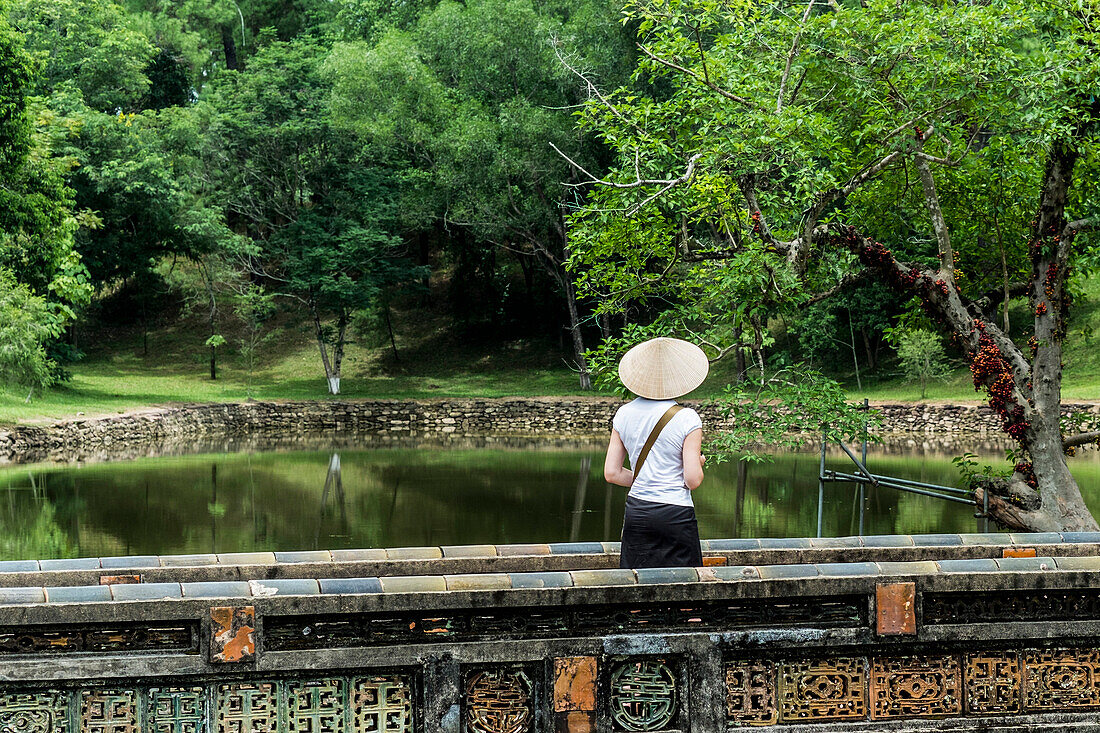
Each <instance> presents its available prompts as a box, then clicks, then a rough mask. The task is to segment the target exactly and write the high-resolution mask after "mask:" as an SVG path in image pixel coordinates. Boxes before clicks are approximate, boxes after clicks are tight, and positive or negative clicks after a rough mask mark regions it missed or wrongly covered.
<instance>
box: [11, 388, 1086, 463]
mask: <svg viewBox="0 0 1100 733" xmlns="http://www.w3.org/2000/svg"><path fill="white" fill-rule="evenodd" d="M619 404H621V401H620V400H616V399H570V398H560V399H551V398H545V399H513V398H507V399H495V400H489V399H486V400H375V401H304V402H247V403H223V404H205V405H187V406H182V407H174V408H167V409H161V410H153V411H149V412H142V413H135V414H128V415H121V416H118V417H107V418H95V419H91V418H89V419H74V420H66V421H61V422H57V423H55V424H52V425H45V426H29V425H28V426H19V427H16V428H14V429H12V430H10V431H8V432H0V463H5V462H8V463H24V462H31V461H43V460H56V461H73V460H87V459H89V458H94V457H97V456H104V455H105V454H114V455H119V454H123V455H133V454H134V453H135V452H144V451H148V452H151V453H163V452H170V451H171V450H172V446H176V445H180V444H187V443H192V444H193V443H196V442H206V443H209V442H217V441H226V440H236V439H242V440H259V441H265V440H269V441H277V442H278V443H280V444H282V445H294V444H295V443H299V442H305V441H308V440H309V439H312V438H316V437H318V436H325V437H331V438H339V437H340V436H345V437H346V436H348V435H355V436H366V435H372V436H379V437H384V438H406V437H408V438H418V439H423V438H430V439H434V440H445V441H447V440H453V439H459V440H461V439H467V438H468V437H469V436H498V437H512V438H515V437H546V436H552V437H553V438H555V439H585V438H602V437H604V436H605V435H606V434H607V430H608V427H609V424H610V420H611V416H612V415H613V414H614V411H615V408H616V407H617V406H618V405H619ZM695 406H696V407H697V408H698V409H699V411H700V413H701V414H702V416H703V421H704V424H706V425H708V426H714V427H721V424H722V420H721V418H720V416H719V415H718V413H717V411H716V410H715V409H714V408H713V407H708V406H703V405H698V404H696V405H695ZM877 409H879V410H880V411H881V412H882V415H883V418H884V424H885V426H886V429H887V431H888V432H890V433H891V434H893V435H895V436H909V438H910V439H912V438H913V437H914V436H920V437H922V438H939V439H945V438H946V439H951V438H1000V437H1002V436H1003V433H1001V431H1000V428H999V421H998V419H997V417H996V415H995V414H994V413H993V412H992V411H991V410H989V409H988V408H986V407H979V406H974V405H924V404H887V405H880V406H877ZM1065 409H1066V411H1067V412H1077V413H1084V418H1085V420H1084V425H1083V429H1097V428H1098V427H1100V405H1093V404H1068V405H1066V406H1065ZM910 442H911V441H910Z"/></svg>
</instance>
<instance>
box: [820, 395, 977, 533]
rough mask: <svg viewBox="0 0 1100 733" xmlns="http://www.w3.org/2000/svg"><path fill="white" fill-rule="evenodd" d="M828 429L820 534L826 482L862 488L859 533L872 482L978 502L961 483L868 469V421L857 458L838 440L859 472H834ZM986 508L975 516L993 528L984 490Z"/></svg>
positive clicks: (822, 472) (824, 440)
mask: <svg viewBox="0 0 1100 733" xmlns="http://www.w3.org/2000/svg"><path fill="white" fill-rule="evenodd" d="M869 407H870V406H869V404H868V401H867V400H866V399H864V400H863V409H864V410H867V409H869ZM827 436H828V433H827V431H826V432H825V433H823V434H822V436H821V461H820V463H819V466H818V481H817V536H818V537H820V536H821V529H822V527H821V524H822V514H823V513H824V511H823V510H824V507H825V484H826V483H853V484H856V486H858V487H859V533H860V534H861V535H862V534H863V508H864V503H865V487H866V486H867V485H868V484H870V485H871V486H872V487H874V488H885V489H894V490H895V491H902V492H905V493H907V494H919V495H921V496H930V497H932V498H934V499H943V500H944V501H951V502H955V503H956V504H970V505H974V504H976V503H977V497H976V495H975V492H974V490H973V489H961V488H959V487H957V486H942V485H940V484H930V483H927V482H924V481H914V480H912V479H906V478H900V477H896V476H886V475H883V474H878V473H872V472H871V470H870V469H868V468H867V421H866V420H864V422H863V440H862V445H861V447H860V457H856V454H855V453H854V452H853V451H852V449H851V448H849V447H848V446H847V445H845V444H844V441H843V440H838V441H837V444H838V445H839V446H840V448H841V450H843V451H844V453H846V454H847V455H848V458H850V459H851V460H852V463H853V464H854V465H855V467H856V471H857V472H858V473H845V472H843V471H834V470H832V469H826V468H825V453H826V448H827V447H828V445H829V440H828V437H827ZM982 499H983V501H982V510H981V511H980V512H977V513H975V514H974V517H975V518H976V519H979V520H983V522H984V524H985V531H988V529H989V494H988V492H983V495H982Z"/></svg>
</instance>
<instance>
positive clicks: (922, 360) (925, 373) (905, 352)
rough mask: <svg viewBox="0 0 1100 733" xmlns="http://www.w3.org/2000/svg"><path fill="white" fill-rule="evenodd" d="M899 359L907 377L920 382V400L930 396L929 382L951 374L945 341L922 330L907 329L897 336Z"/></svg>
mask: <svg viewBox="0 0 1100 733" xmlns="http://www.w3.org/2000/svg"><path fill="white" fill-rule="evenodd" d="M897 346H898V358H899V359H901V368H902V371H903V372H904V373H905V376H906V377H907V378H908V379H910V380H912V381H917V382H920V398H921V399H922V400H923V399H924V398H925V397H926V396H927V395H928V382H929V381H930V380H933V379H943V378H944V377H945V376H947V375H948V374H950V373H951V368H950V367H949V366H948V365H947V363H946V362H945V361H944V352H943V341H942V340H940V337H939V335H938V334H935V333H933V332H931V331H925V330H924V329H921V328H914V329H905V330H903V331H901V333H899V334H898V336H897Z"/></svg>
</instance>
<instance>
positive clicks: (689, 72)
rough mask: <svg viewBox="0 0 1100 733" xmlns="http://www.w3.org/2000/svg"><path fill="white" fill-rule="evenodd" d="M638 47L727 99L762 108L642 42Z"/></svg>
mask: <svg viewBox="0 0 1100 733" xmlns="http://www.w3.org/2000/svg"><path fill="white" fill-rule="evenodd" d="M638 49H639V50H641V52H642V53H644V54H645V55H646V56H648V57H649V58H651V59H653V60H654V61H656V62H657V63H659V64H662V65H664V66H667V67H668V68H670V69H675V70H676V71H679V72H680V73H681V74H687V75H688V76H690V77H691V78H692V79H694V80H695V81H697V82H699V83H700V84H702V85H703V86H705V87H707V88H708V89H710V90H711V91H713V92H715V93H717V94H720V95H722V96H723V97H725V98H726V99H729V100H731V101H734V102H737V103H738V104H743V105H745V106H746V107H751V108H752V109H761V107H760V106H759V105H757V104H755V103H754V102H752V101H751V100H749V99H746V98H745V97H740V96H738V95H736V94H734V93H733V92H728V91H726V90H725V89H723V88H722V87H720V86H718V85H717V84H715V83H714V82H712V81H710V80H708V79H704V78H703V77H701V76H699V75H698V74H696V73H695V72H694V71H692V70H691V69H687V68H685V67H683V66H680V65H679V64H676V63H673V62H672V61H669V60H668V59H663V58H661V57H660V56H658V55H657V54H655V53H653V52H652V51H650V50H649V49H648V48H646V47H645V46H643V45H642V44H640V43H639V44H638ZM765 111H766V110H765Z"/></svg>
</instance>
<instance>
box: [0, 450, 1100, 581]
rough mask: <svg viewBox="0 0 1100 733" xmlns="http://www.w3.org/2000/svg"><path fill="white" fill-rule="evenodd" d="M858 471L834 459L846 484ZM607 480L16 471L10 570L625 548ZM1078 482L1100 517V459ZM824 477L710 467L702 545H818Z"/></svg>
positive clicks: (2, 520)
mask: <svg viewBox="0 0 1100 733" xmlns="http://www.w3.org/2000/svg"><path fill="white" fill-rule="evenodd" d="M958 449H965V446H962V447H959V446H956V450H958ZM811 450H812V448H811ZM975 452H977V451H975ZM986 455H989V453H988V452H987V453H986ZM846 460H847V459H846V458H845V459H841V458H840V457H830V459H829V461H830V465H831V466H832V467H835V468H837V469H842V468H843V467H844V461H846ZM870 460H871V461H873V462H874V465H875V470H876V472H882V473H885V474H890V475H897V476H904V477H907V478H911V479H914V480H917V481H926V482H929V483H943V484H948V485H954V484H956V483H957V481H958V476H957V473H956V471H955V469H954V467H953V466H952V465H951V462H950V454H936V453H929V452H922V451H920V450H919V449H917V450H910V451H909V453H908V454H903V455H897V454H893V453H889V452H888V451H885V450H882V451H876V450H875V449H874V448H873V449H872V455H871V456H870ZM602 467H603V446H602V445H599V446H596V445H574V446H573V447H565V448H558V447H555V448H552V449H551V448H547V449H541V446H540V445H539V444H537V443H533V444H531V445H528V446H526V447H525V448H519V449H517V448H512V447H510V448H507V449H498V448H474V449H447V448H441V447H438V446H436V447H430V448H408V447H399V448H373V449H369V450H364V449H354V448H349V447H347V446H346V445H341V446H340V448H339V450H336V449H330V450H325V451H317V450H309V451H272V452H253V453H220V454H213V455H211V454H206V455H195V456H175V457H164V458H150V459H139V460H135V461H127V462H119V463H104V464H98V465H89V466H83V467H73V466H62V467H58V466H22V467H14V468H8V469H4V470H3V471H0V490H4V491H5V501H4V502H3V503H0V557H3V558H4V559H12V558H33V557H61V556H73V555H85V556H87V555H92V556H94V555H100V556H105V555H116V554H126V553H135V554H169V553H202V552H236V551H253V550H303V549H310V548H315V549H338V548H351V547H387V546H388V547H398V546H409V545H442V544H448V545H449V544H481V543H486V544H503V543H519V542H562V541H599V540H612V541H613V540H617V539H618V536H619V529H620V527H621V526H622V512H623V503H624V501H625V497H626V490H625V489H623V488H620V487H613V486H609V485H607V484H606V483H605V482H604V481H603V476H602ZM1072 468H1073V470H1074V473H1075V474H1076V475H1077V477H1078V480H1079V481H1080V482H1081V484H1082V487H1083V489H1084V491H1085V492H1086V499H1087V500H1089V501H1090V502H1093V503H1094V504H1096V505H1097V506H1095V507H1094V508H1096V509H1100V461H1098V459H1097V454H1095V453H1091V454H1086V455H1085V456H1083V457H1081V458H1078V459H1075V460H1074V461H1073V463H1072ZM817 469H818V458H817V456H816V455H815V454H814V453H796V454H787V455H781V456H777V457H776V459H775V460H774V461H773V462H771V463H759V464H754V465H751V466H750V465H748V464H746V463H743V462H737V463H728V464H723V465H719V466H714V465H711V466H708V467H707V478H706V481H705V482H704V483H703V486H702V487H701V488H700V489H699V490H698V491H697V492H696V494H695V504H696V513H697V515H698V518H699V528H700V533H701V535H702V536H703V537H704V538H718V537H765V536H767V537H778V536H793V537H799V536H800V537H806V536H813V535H814V534H816V529H817V519H818V517H817ZM596 487H602V491H600V490H597V488H596ZM309 507H314V509H313V510H312V511H311V510H310V509H309ZM861 507H862V511H861ZM821 519H822V534H823V535H825V536H838V535H848V534H854V533H857V532H859V531H860V524H861V522H862V525H863V532H865V533H867V534H887V533H893V532H900V533H924V532H970V531H974V519H973V509H972V508H970V507H967V506H963V505H953V504H946V503H944V502H939V501H936V500H934V499H929V498H925V497H920V496H914V495H904V494H898V493H897V492H893V491H889V490H882V489H879V490H875V489H870V488H869V489H868V490H867V495H866V498H865V502H860V501H859V498H858V490H857V489H856V488H855V487H852V486H850V485H833V486H828V487H827V488H826V490H825V493H824V495H823V501H822V515H821Z"/></svg>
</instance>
